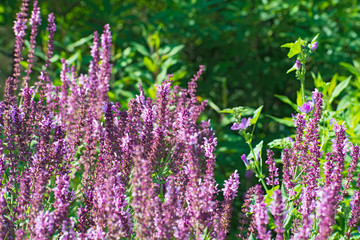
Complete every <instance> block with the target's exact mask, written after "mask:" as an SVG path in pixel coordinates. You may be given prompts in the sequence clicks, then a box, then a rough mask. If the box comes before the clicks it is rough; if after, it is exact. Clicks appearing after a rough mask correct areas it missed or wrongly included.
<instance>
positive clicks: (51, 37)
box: [45, 13, 56, 68]
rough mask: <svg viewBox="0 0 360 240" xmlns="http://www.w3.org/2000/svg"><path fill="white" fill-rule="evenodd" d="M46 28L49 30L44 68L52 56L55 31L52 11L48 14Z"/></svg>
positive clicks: (47, 65)
mask: <svg viewBox="0 0 360 240" xmlns="http://www.w3.org/2000/svg"><path fill="white" fill-rule="evenodd" d="M46 30H48V31H49V39H48V47H47V54H46V65H45V68H48V67H49V65H50V59H51V58H52V56H53V54H54V34H55V31H56V25H55V16H54V13H50V14H49V15H48V26H47V28H46Z"/></svg>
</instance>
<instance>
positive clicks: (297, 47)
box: [288, 38, 301, 58]
mask: <svg viewBox="0 0 360 240" xmlns="http://www.w3.org/2000/svg"><path fill="white" fill-rule="evenodd" d="M300 43H301V39H300V38H299V39H298V40H297V41H296V42H295V43H294V44H293V45H292V46H291V48H290V51H289V53H288V58H292V57H293V56H295V55H297V54H299V53H301V45H300Z"/></svg>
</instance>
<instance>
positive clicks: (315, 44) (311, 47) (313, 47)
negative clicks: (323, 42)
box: [310, 42, 318, 52]
mask: <svg viewBox="0 0 360 240" xmlns="http://www.w3.org/2000/svg"><path fill="white" fill-rule="evenodd" d="M317 47H318V43H317V42H314V43H313V44H311V46H310V49H311V51H313V52H314V51H315V50H316V49H317Z"/></svg>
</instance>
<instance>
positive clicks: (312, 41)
mask: <svg viewBox="0 0 360 240" xmlns="http://www.w3.org/2000/svg"><path fill="white" fill-rule="evenodd" d="M319 34H320V33H318V34H316V36H315V37H314V38H313V39H312V40H311V43H310V45H312V44H313V43H314V42H316V39H317V38H318V37H319Z"/></svg>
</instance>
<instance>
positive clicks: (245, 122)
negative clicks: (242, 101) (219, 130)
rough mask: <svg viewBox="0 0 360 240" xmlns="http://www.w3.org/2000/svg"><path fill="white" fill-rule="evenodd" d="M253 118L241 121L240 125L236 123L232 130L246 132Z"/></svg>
mask: <svg viewBox="0 0 360 240" xmlns="http://www.w3.org/2000/svg"><path fill="white" fill-rule="evenodd" d="M250 121H251V118H248V119H246V118H243V119H241V122H240V124H238V123H234V124H233V125H232V127H231V130H234V131H237V130H245V129H246V128H247V127H248V126H250Z"/></svg>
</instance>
